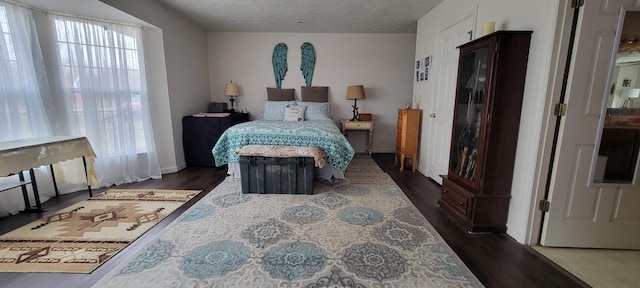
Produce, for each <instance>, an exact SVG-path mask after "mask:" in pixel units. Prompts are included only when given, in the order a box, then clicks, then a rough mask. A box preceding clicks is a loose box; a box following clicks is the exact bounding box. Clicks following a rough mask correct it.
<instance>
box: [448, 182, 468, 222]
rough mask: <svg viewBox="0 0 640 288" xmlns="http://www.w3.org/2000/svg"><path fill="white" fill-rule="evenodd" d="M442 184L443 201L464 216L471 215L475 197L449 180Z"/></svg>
mask: <svg viewBox="0 0 640 288" xmlns="http://www.w3.org/2000/svg"><path fill="white" fill-rule="evenodd" d="M442 184H443V185H442V200H444V201H445V202H447V203H448V204H449V205H450V206H451V207H452V208H454V209H455V210H457V211H458V212H460V213H462V214H463V215H469V214H470V213H469V208H470V206H471V201H472V197H473V195H472V194H471V193H469V192H466V191H464V190H463V189H462V188H461V187H460V186H458V185H456V184H455V183H453V182H451V181H449V180H445V181H443V183H442Z"/></svg>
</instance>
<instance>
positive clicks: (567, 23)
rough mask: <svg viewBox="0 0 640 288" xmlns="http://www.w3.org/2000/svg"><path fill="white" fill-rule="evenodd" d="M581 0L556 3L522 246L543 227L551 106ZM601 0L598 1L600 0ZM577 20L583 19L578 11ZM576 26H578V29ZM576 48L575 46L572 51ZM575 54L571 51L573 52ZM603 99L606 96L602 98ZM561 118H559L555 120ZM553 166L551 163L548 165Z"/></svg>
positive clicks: (536, 237)
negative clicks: (537, 147)
mask: <svg viewBox="0 0 640 288" xmlns="http://www.w3.org/2000/svg"><path fill="white" fill-rule="evenodd" d="M581 1H584V0H561V1H560V3H559V6H558V15H557V18H556V28H555V36H554V39H557V40H554V45H553V52H552V55H553V58H552V60H551V66H550V73H549V82H548V83H549V86H548V87H547V95H549V96H550V97H548V98H546V102H545V105H544V107H545V110H544V111H545V112H544V113H545V116H544V117H543V123H542V124H543V125H542V128H543V135H544V137H541V139H540V142H539V145H540V146H539V147H540V148H541V149H539V151H538V159H539V161H538V162H537V164H536V170H535V172H536V175H535V178H534V180H535V182H534V187H533V189H534V190H533V193H532V198H531V203H530V212H529V221H528V227H527V231H526V235H525V242H524V244H525V245H528V246H535V245H539V244H540V240H541V235H542V231H543V229H544V217H545V214H544V213H546V212H543V211H542V210H541V209H540V208H539V206H540V201H541V200H543V199H545V197H546V194H547V191H546V189H547V181H553V179H549V177H552V175H550V172H552V169H555V168H556V165H557V164H556V163H552V162H551V161H554V162H555V161H558V159H557V158H558V157H555V159H551V157H552V153H554V151H552V150H553V146H554V143H553V142H554V133H555V126H556V123H557V117H556V116H555V115H554V105H555V104H556V103H559V100H560V96H561V95H560V94H561V91H562V81H563V73H564V68H565V65H566V64H567V55H568V54H569V53H568V51H567V49H568V45H569V42H570V36H571V35H570V34H571V26H572V18H573V13H574V8H572V7H571V5H572V3H573V2H581ZM601 1H602V0H601ZM620 6H621V7H628V6H629V5H626V4H623V3H621V4H620ZM639 6H640V4H637V3H636V4H633V7H636V8H637V7H639ZM579 17H580V18H579V19H583V17H584V16H583V14H582V13H581V14H580V16H579ZM578 29H580V28H578ZM577 49H579V47H578V46H577V45H576V46H575V47H574V51H575V50H577ZM574 54H575V53H574ZM568 80H569V82H571V81H572V80H573V78H572V75H570V76H569V79H568ZM605 99H606V98H605ZM559 121H562V120H559ZM551 165H553V166H551Z"/></svg>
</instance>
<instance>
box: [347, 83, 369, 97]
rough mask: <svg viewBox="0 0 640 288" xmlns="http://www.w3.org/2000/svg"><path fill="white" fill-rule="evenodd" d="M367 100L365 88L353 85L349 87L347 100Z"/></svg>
mask: <svg viewBox="0 0 640 288" xmlns="http://www.w3.org/2000/svg"><path fill="white" fill-rule="evenodd" d="M365 98H367V97H366V96H365V95H364V86H362V85H353V86H348V87H347V100H354V99H365Z"/></svg>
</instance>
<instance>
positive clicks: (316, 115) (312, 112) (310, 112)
mask: <svg viewBox="0 0 640 288" xmlns="http://www.w3.org/2000/svg"><path fill="white" fill-rule="evenodd" d="M298 105H304V106H307V110H306V112H305V113H304V119H305V120H331V113H330V112H329V108H330V106H331V103H330V102H324V103H320V102H303V101H298Z"/></svg>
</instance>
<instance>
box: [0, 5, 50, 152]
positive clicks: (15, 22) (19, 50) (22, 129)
mask: <svg viewBox="0 0 640 288" xmlns="http://www.w3.org/2000/svg"><path fill="white" fill-rule="evenodd" d="M0 24H1V25H0V32H1V33H2V37H0V105H2V106H0V131H2V132H1V133H0V141H7V140H16V139H23V138H29V137H36V136H49V135H51V128H50V126H49V121H48V119H47V113H46V112H45V103H47V105H48V104H50V100H51V99H50V97H49V88H48V84H47V77H46V74H45V72H44V71H45V69H44V64H43V60H42V52H41V50H40V44H39V42H38V34H37V33H36V29H35V24H34V20H33V16H32V14H31V11H30V10H27V9H24V8H22V7H17V6H14V5H8V4H6V3H4V2H0Z"/></svg>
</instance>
